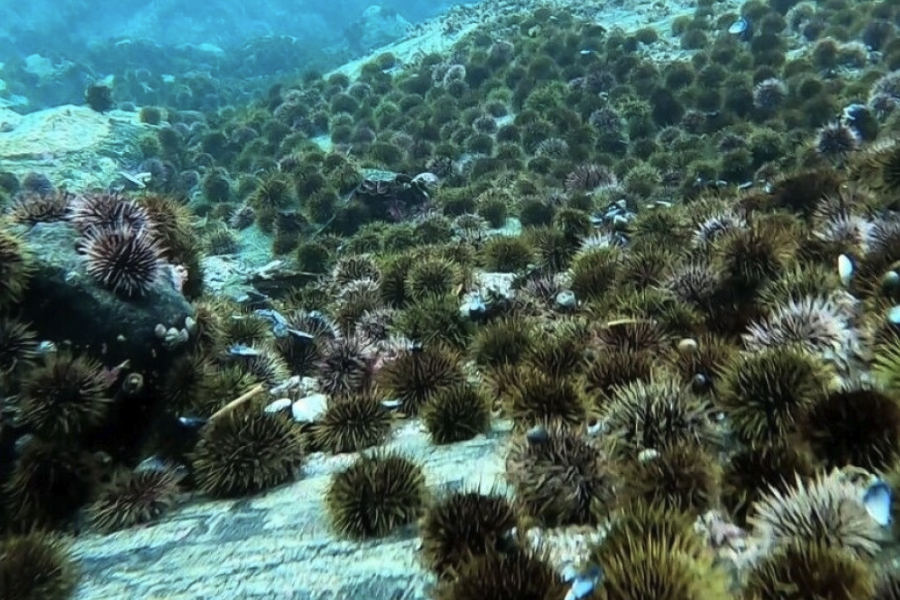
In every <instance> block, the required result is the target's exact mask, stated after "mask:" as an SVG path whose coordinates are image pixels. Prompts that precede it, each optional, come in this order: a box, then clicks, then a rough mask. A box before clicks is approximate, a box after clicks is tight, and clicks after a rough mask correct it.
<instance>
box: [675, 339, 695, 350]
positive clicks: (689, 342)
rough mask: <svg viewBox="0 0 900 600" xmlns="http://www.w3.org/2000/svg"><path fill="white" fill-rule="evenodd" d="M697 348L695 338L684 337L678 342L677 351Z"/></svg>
mask: <svg viewBox="0 0 900 600" xmlns="http://www.w3.org/2000/svg"><path fill="white" fill-rule="evenodd" d="M697 348H698V345H697V340H695V339H692V338H684V339H683V340H681V341H680V342H678V351H679V352H683V353H685V354H686V353H688V352H695V351H696V350H697Z"/></svg>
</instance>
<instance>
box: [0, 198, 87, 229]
mask: <svg viewBox="0 0 900 600" xmlns="http://www.w3.org/2000/svg"><path fill="white" fill-rule="evenodd" d="M73 199H74V196H73V195H72V194H70V193H69V192H53V193H50V194H33V193H32V194H23V195H22V196H19V197H17V198H16V199H15V200H14V201H13V205H12V207H11V208H10V218H11V219H12V220H13V221H14V222H16V223H27V224H29V225H34V224H36V223H50V222H53V221H62V220H65V219H66V218H68V216H69V207H70V204H71V202H72V200H73Z"/></svg>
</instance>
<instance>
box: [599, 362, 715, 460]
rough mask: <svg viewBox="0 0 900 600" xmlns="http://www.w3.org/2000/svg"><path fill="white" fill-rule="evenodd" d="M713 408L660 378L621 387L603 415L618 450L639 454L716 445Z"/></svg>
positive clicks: (683, 389) (673, 381) (675, 383)
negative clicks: (650, 451) (663, 449)
mask: <svg viewBox="0 0 900 600" xmlns="http://www.w3.org/2000/svg"><path fill="white" fill-rule="evenodd" d="M711 408H712V407H711V406H710V405H709V404H708V402H707V401H706V399H704V398H701V397H699V396H696V395H695V394H693V393H692V392H691V391H690V389H688V388H687V387H685V386H683V385H682V384H681V383H680V382H678V381H676V380H675V379H672V378H670V377H660V378H653V379H651V380H650V381H649V382H643V381H634V382H632V383H629V384H627V385H624V386H622V387H620V388H617V389H616V390H615V392H614V393H613V397H612V399H611V400H610V401H609V402H608V403H607V404H606V406H605V407H604V408H603V414H604V417H605V419H606V427H607V431H608V433H609V436H610V437H611V438H613V439H615V442H616V447H617V449H618V451H621V452H624V453H626V454H635V455H636V454H637V453H640V452H641V451H643V450H659V449H661V448H663V447H673V446H678V445H681V444H693V443H696V444H699V445H701V446H706V447H712V446H714V445H715V444H716V443H717V442H718V439H719V436H718V434H717V432H716V429H715V426H714V424H713V422H712V419H711V416H712V411H711Z"/></svg>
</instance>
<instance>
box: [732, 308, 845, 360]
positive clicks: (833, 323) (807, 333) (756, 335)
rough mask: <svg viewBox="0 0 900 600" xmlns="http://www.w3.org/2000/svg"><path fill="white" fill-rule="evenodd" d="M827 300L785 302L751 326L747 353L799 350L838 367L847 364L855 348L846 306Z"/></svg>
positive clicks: (746, 342)
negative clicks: (785, 347)
mask: <svg viewBox="0 0 900 600" xmlns="http://www.w3.org/2000/svg"><path fill="white" fill-rule="evenodd" d="M846 303H847V302H846V301H845V302H844V304H839V303H837V302H835V301H834V300H832V299H831V298H826V297H820V296H816V297H809V296H808V297H805V298H802V299H799V300H788V301H787V302H786V303H785V304H779V305H777V306H775V307H773V309H772V310H771V311H770V313H769V314H768V315H767V316H766V317H765V319H762V320H758V321H756V322H753V323H751V324H750V326H749V328H748V331H747V333H746V334H744V336H743V339H744V345H745V346H746V347H747V348H748V349H750V350H759V349H761V348H771V347H774V346H792V345H793V346H798V347H802V348H804V349H806V350H807V351H809V352H811V353H813V354H816V355H818V356H821V357H822V358H824V359H826V360H831V361H834V362H836V363H839V364H846V363H847V362H848V361H849V360H850V359H851V358H852V353H853V351H854V349H855V346H856V345H858V340H857V334H856V333H855V331H854V328H853V326H852V324H851V319H852V317H853V315H852V311H851V310H850V308H849V307H848V306H846Z"/></svg>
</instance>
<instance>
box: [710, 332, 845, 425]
mask: <svg viewBox="0 0 900 600" xmlns="http://www.w3.org/2000/svg"><path fill="white" fill-rule="evenodd" d="M831 378H832V375H831V371H830V370H829V369H828V368H827V367H826V366H825V365H824V364H823V363H822V362H821V361H820V360H818V359H816V358H815V357H812V356H809V355H808V354H805V353H803V352H801V351H798V350H796V349H793V348H769V349H764V350H762V351H760V352H754V353H748V354H742V355H739V356H738V357H736V358H735V359H734V360H733V361H731V362H730V363H728V364H727V365H726V366H725V367H724V368H723V369H722V374H721V379H720V382H719V386H718V394H717V395H716V404H717V405H718V406H719V407H720V408H721V409H722V410H724V411H725V414H726V415H727V416H728V417H729V420H730V423H731V428H732V430H733V431H734V433H735V435H736V436H737V438H738V439H740V440H742V441H744V442H747V443H754V442H760V443H768V442H771V441H776V440H783V439H785V436H787V435H789V434H792V433H795V432H796V428H797V422H798V420H799V419H800V418H801V416H802V415H803V413H804V411H805V410H806V409H807V408H808V407H809V406H811V405H812V404H813V402H815V400H816V399H817V398H819V397H821V396H822V395H824V394H825V393H826V392H827V391H828V388H829V386H830V385H831Z"/></svg>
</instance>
